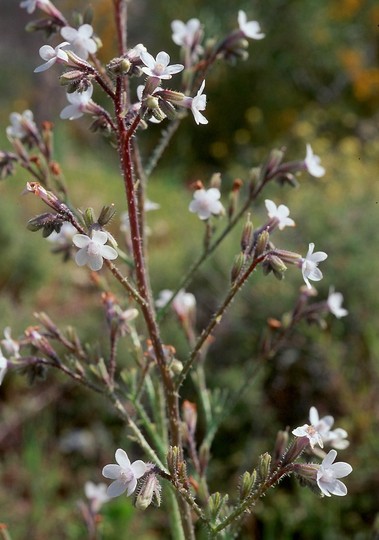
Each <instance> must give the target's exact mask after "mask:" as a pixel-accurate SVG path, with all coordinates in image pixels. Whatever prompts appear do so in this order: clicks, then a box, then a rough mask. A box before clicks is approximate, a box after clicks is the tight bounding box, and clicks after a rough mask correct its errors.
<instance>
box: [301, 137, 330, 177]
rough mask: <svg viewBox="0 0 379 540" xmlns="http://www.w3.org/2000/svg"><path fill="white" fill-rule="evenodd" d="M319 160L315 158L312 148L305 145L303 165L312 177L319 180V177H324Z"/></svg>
mask: <svg viewBox="0 0 379 540" xmlns="http://www.w3.org/2000/svg"><path fill="white" fill-rule="evenodd" d="M320 161H321V159H320V158H319V156H316V155H315V154H314V153H313V150H312V147H311V145H310V144H307V154H306V156H305V160H304V164H305V168H306V169H307V171H308V172H309V174H311V175H312V176H315V177H316V178H321V176H324V174H325V169H324V167H322V165H320Z"/></svg>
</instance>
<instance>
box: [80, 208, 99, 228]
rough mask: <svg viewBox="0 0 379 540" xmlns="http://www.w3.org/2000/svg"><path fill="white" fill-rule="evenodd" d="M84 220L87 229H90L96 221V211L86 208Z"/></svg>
mask: <svg viewBox="0 0 379 540" xmlns="http://www.w3.org/2000/svg"><path fill="white" fill-rule="evenodd" d="M83 219H84V223H85V224H86V227H87V228H88V229H90V228H91V227H92V226H93V224H94V223H95V221H96V218H95V212H94V209H93V208H86V209H85V211H84V213H83Z"/></svg>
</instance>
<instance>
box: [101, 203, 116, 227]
mask: <svg viewBox="0 0 379 540" xmlns="http://www.w3.org/2000/svg"><path fill="white" fill-rule="evenodd" d="M115 213H116V210H115V206H114V204H110V205H107V206H103V208H102V209H101V212H100V215H99V217H98V220H97V222H98V224H99V225H101V227H103V226H104V225H107V224H108V223H109V222H110V221H111V219H112V218H113V217H114V215H115Z"/></svg>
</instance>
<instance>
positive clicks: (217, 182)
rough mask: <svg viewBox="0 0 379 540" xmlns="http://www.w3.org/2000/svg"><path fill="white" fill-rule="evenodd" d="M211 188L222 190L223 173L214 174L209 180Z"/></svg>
mask: <svg viewBox="0 0 379 540" xmlns="http://www.w3.org/2000/svg"><path fill="white" fill-rule="evenodd" d="M209 187H211V188H217V189H221V173H219V172H216V173H213V174H212V176H211V179H210V180H209Z"/></svg>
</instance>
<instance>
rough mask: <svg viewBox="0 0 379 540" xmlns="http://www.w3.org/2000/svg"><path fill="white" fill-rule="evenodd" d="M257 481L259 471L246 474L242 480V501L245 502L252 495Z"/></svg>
mask: <svg viewBox="0 0 379 540" xmlns="http://www.w3.org/2000/svg"><path fill="white" fill-rule="evenodd" d="M256 479H257V471H256V470H254V471H253V472H252V473H249V472H247V471H246V472H245V473H244V474H243V476H242V478H241V485H240V500H241V501H243V500H244V499H246V497H248V496H249V495H250V493H251V490H252V489H253V488H254V484H255V482H256Z"/></svg>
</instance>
